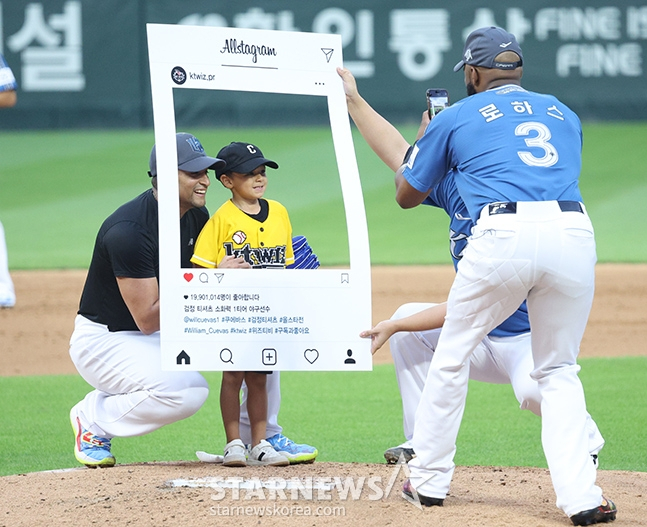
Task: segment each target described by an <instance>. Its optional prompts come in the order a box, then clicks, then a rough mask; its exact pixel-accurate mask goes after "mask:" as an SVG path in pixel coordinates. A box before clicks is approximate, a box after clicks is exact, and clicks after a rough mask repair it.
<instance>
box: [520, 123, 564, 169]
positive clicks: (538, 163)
mask: <svg viewBox="0 0 647 527" xmlns="http://www.w3.org/2000/svg"><path fill="white" fill-rule="evenodd" d="M533 133H536V135H534V136H533V137H527V138H526V139H524V141H525V143H526V146H528V147H535V148H541V149H542V150H543V151H544V156H543V157H536V156H534V155H533V154H532V153H531V152H527V151H519V152H517V154H518V155H519V158H520V159H521V161H523V162H524V163H525V164H526V165H528V166H531V167H552V166H553V165H554V164H555V163H557V160H558V159H559V155H557V150H556V149H555V147H554V146H553V145H552V144H551V143H549V142H548V141H549V140H550V138H551V137H552V136H551V135H550V130H549V129H548V127H547V126H546V125H545V124H543V123H537V122H527V123H521V124H520V125H519V126H517V127H516V128H515V130H514V134H515V135H516V136H528V135H530V134H533Z"/></svg>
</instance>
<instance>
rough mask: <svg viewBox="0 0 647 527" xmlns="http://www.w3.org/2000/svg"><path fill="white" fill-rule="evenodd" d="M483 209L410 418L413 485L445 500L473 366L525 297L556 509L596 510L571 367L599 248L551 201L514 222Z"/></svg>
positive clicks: (576, 219) (582, 217) (584, 222)
mask: <svg viewBox="0 0 647 527" xmlns="http://www.w3.org/2000/svg"><path fill="white" fill-rule="evenodd" d="M488 209H489V207H485V208H484V209H483V212H482V213H481V216H480V218H479V220H478V221H477V223H476V225H475V227H474V230H473V234H472V236H471V238H470V240H469V243H468V245H467V248H466V249H465V252H464V255H463V259H462V260H461V261H460V263H459V264H458V271H457V275H456V279H455V281H454V284H453V285H452V288H451V291H450V293H449V297H448V301H447V317H446V319H445V324H444V326H443V330H442V332H441V335H440V338H439V340H438V346H437V348H436V353H435V355H434V360H433V361H432V362H431V365H430V367H429V373H428V376H427V380H426V382H425V386H424V389H423V393H422V397H421V400H420V404H419V406H418V409H417V411H416V418H415V428H414V434H413V441H412V443H413V447H414V449H415V451H416V456H417V457H415V458H414V459H412V460H411V461H410V462H409V467H410V469H411V482H412V484H413V486H414V488H415V489H416V490H417V491H418V492H421V493H422V494H423V495H425V496H430V497H435V498H444V497H445V496H446V494H447V492H448V490H449V485H450V482H451V478H452V475H453V472H454V462H453V459H454V453H455V450H456V436H457V435H458V429H459V427H460V422H461V419H462V416H463V410H464V406H465V397H466V394H467V381H468V375H469V358H470V356H471V354H472V353H473V352H474V350H475V349H476V347H477V346H478V344H479V342H481V340H483V338H485V336H486V335H487V334H488V333H489V332H490V331H491V330H492V329H493V328H495V327H496V326H498V325H499V324H500V323H501V322H503V321H504V320H505V319H506V318H508V317H509V316H510V315H511V314H512V313H513V312H514V311H515V310H516V309H517V307H518V306H519V304H520V303H521V302H522V301H523V300H524V299H525V298H527V299H528V313H529V317H530V324H531V327H532V328H533V330H532V332H531V342H532V353H533V359H534V370H533V371H532V373H531V375H532V377H533V378H534V379H535V380H537V382H538V386H539V392H540V395H541V414H542V444H543V447H544V453H545V455H546V460H547V462H548V468H549V469H550V474H551V479H552V482H553V487H554V489H555V493H556V495H557V506H558V507H559V508H561V509H562V510H563V511H564V512H565V513H566V514H567V515H568V516H571V515H573V514H576V513H578V512H580V511H583V510H588V509H592V508H595V507H597V506H599V505H600V503H601V501H602V491H601V489H600V488H599V487H598V486H597V485H596V484H595V480H596V471H595V467H594V466H593V463H591V460H590V457H589V452H588V438H587V431H586V416H587V412H586V402H585V398H584V390H583V388H582V384H581V382H580V379H579V377H578V375H577V373H578V371H579V369H580V368H579V366H578V365H577V362H576V359H577V355H578V352H579V345H580V341H581V339H582V335H583V333H584V329H585V327H586V322H587V320H588V315H589V312H590V309H591V304H592V301H593V291H594V282H595V276H594V275H595V272H594V271H595V261H596V255H595V240H594V234H593V227H592V225H591V222H590V220H589V218H588V216H587V215H586V214H585V213H581V212H574V211H571V212H562V211H561V209H560V207H559V206H558V203H557V202H556V201H544V202H518V203H517V212H516V214H497V215H489V211H488Z"/></svg>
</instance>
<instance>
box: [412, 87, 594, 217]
mask: <svg viewBox="0 0 647 527" xmlns="http://www.w3.org/2000/svg"><path fill="white" fill-rule="evenodd" d="M581 151H582V127H581V123H580V120H579V118H578V117H577V115H576V114H575V113H574V112H573V111H571V110H570V109H569V108H568V107H567V106H566V105H564V104H563V103H561V102H560V101H559V100H558V99H557V98H555V97H553V96H552V95H543V94H539V93H534V92H529V91H527V90H525V89H523V88H522V87H520V86H516V85H506V86H502V87H499V88H496V89H493V90H488V91H486V92H482V93H478V94H476V95H472V96H470V97H466V98H465V99H462V100H461V101H459V102H457V103H454V104H453V105H452V106H450V107H449V108H447V109H445V110H443V111H442V112H440V113H439V114H438V115H437V116H436V117H435V118H434V119H433V120H432V121H431V123H430V124H429V126H428V127H427V130H426V131H425V134H424V135H423V136H422V137H421V138H420V140H419V141H418V142H417V143H416V144H415V145H414V148H413V150H412V153H411V156H410V158H409V161H408V163H407V165H406V166H405V168H404V170H403V176H404V177H405V178H406V180H407V181H408V182H409V184H411V186H412V187H414V188H415V189H416V190H418V191H420V192H425V193H426V192H429V191H430V190H431V189H433V188H434V187H435V186H437V185H438V184H439V183H440V182H441V181H442V180H443V178H445V177H450V178H453V179H455V180H456V186H457V188H458V192H459V193H460V195H461V197H462V198H463V201H464V202H465V205H466V206H467V210H468V211H469V216H470V217H472V218H474V219H478V217H479V213H480V211H481V209H482V208H483V207H485V206H486V205H487V204H488V203H493V202H497V201H549V200H571V201H582V196H581V194H580V191H579V187H578V179H579V175H580V169H581Z"/></svg>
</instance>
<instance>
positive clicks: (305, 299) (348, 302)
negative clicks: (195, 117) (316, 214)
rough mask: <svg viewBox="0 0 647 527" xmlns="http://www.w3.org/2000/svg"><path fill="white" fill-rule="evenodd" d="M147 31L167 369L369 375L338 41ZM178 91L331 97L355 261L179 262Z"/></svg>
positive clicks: (366, 308) (363, 251) (366, 311)
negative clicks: (329, 264)
mask: <svg viewBox="0 0 647 527" xmlns="http://www.w3.org/2000/svg"><path fill="white" fill-rule="evenodd" d="M147 31H148V52H149V61H150V74H151V89H152V99H153V118H154V123H155V143H156V144H157V149H156V150H157V167H158V189H159V232H160V300H161V309H160V311H161V315H160V316H161V347H162V367H163V368H164V369H165V370H202V371H206V370H217V371H218V370H233V371H273V370H370V369H371V368H372V359H371V353H370V341H368V340H366V339H361V338H359V332H360V331H361V330H363V329H366V328H369V327H371V280H370V269H371V268H370V253H369V243H368V230H367V225H366V214H365V210H364V201H363V198H362V191H361V184H360V179H359V172H358V169H357V161H356V158H355V151H354V147H353V141H352V135H351V130H350V122H349V118H348V113H347V108H346V99H345V94H344V91H343V86H342V82H341V79H340V78H339V76H338V75H337V72H336V68H337V67H338V66H341V65H342V45H341V37H340V36H339V35H331V34H316V33H299V32H284V31H265V30H254V29H240V28H215V27H202V26H200V27H197V26H196V27H193V26H184V25H163V24H148V25H147ZM183 88H189V89H207V90H208V89H211V90H232V91H249V92H260V91H262V92H266V93H284V94H295V95H314V96H321V97H326V98H327V101H328V111H329V116H330V126H331V131H332V139H333V146H334V150H335V155H336V158H337V167H338V172H339V177H340V181H341V190H342V196H343V200H344V209H345V213H346V222H347V229H348V242H349V254H350V266H349V267H348V268H344V269H341V268H336V269H330V268H328V269H326V268H324V267H325V262H324V267H322V268H319V269H316V270H299V269H286V270H273V269H267V270H253V271H252V270H236V269H215V270H207V269H181V268H180V251H179V247H180V241H179V240H180V229H179V222H178V217H179V195H178V185H177V150H176V143H175V133H176V126H175V113H174V100H173V90H174V89H183ZM189 131H190V130H189ZM259 146H261V145H259ZM207 152H208V154H209V155H215V154H214V153H213V152H212V151H210V150H209V149H207ZM331 177H333V176H332V175H331ZM268 197H271V196H268ZM211 212H213V211H211ZM288 212H289V211H288ZM299 234H305V235H306V236H307V233H305V232H303V233H299ZM315 252H316V250H315Z"/></svg>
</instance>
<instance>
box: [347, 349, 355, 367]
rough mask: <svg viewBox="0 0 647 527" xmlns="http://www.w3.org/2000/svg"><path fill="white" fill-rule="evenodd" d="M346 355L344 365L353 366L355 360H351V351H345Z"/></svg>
mask: <svg viewBox="0 0 647 527" xmlns="http://www.w3.org/2000/svg"><path fill="white" fill-rule="evenodd" d="M346 355H348V358H347V359H346V360H345V361H344V364H355V359H354V358H353V350H350V349H349V350H347V351H346Z"/></svg>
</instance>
